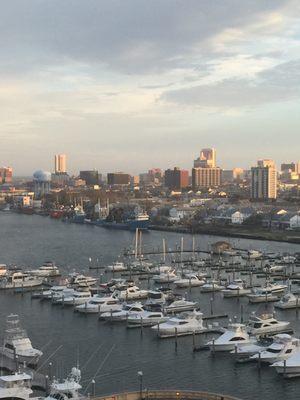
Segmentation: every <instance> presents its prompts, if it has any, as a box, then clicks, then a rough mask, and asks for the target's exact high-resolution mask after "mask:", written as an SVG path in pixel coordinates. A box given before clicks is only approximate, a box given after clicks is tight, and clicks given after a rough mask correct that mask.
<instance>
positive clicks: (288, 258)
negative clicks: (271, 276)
mask: <svg viewBox="0 0 300 400" xmlns="http://www.w3.org/2000/svg"><path fill="white" fill-rule="evenodd" d="M296 261H297V259H296V257H294V256H284V257H282V262H283V263H284V264H294V263H295V262H296Z"/></svg>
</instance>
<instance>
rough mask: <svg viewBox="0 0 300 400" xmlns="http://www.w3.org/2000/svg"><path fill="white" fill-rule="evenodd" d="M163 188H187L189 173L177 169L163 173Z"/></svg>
mask: <svg viewBox="0 0 300 400" xmlns="http://www.w3.org/2000/svg"><path fill="white" fill-rule="evenodd" d="M165 186H166V187H167V188H168V189H171V190H181V189H183V188H186V187H188V186H189V171H187V170H182V169H180V168H178V167H175V168H174V169H167V170H166V171H165Z"/></svg>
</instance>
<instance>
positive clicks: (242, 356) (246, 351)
mask: <svg viewBox="0 0 300 400" xmlns="http://www.w3.org/2000/svg"><path fill="white" fill-rule="evenodd" d="M271 343H272V342H271V341H270V340H268V342H261V341H254V342H253V343H251V344H246V345H244V346H240V345H239V344H236V345H235V346H234V350H231V352H230V353H231V354H233V355H234V357H235V358H236V360H239V361H245V360H249V359H250V357H251V356H253V355H254V354H257V353H259V352H262V351H264V350H265V349H266V348H267V347H268V345H270V344H271Z"/></svg>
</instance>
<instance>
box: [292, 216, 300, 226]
mask: <svg viewBox="0 0 300 400" xmlns="http://www.w3.org/2000/svg"><path fill="white" fill-rule="evenodd" d="M290 228H291V229H300V214H296V215H294V216H293V217H291V218H290Z"/></svg>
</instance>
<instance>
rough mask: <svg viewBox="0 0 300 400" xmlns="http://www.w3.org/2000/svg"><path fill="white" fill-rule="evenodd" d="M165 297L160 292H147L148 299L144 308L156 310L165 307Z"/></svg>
mask: <svg viewBox="0 0 300 400" xmlns="http://www.w3.org/2000/svg"><path fill="white" fill-rule="evenodd" d="M167 297H168V296H167V295H166V294H165V293H163V292H161V291H159V290H158V291H156V290H149V292H148V299H147V300H146V302H145V308H151V309H153V308H158V307H162V306H164V305H165V303H166V300H167Z"/></svg>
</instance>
